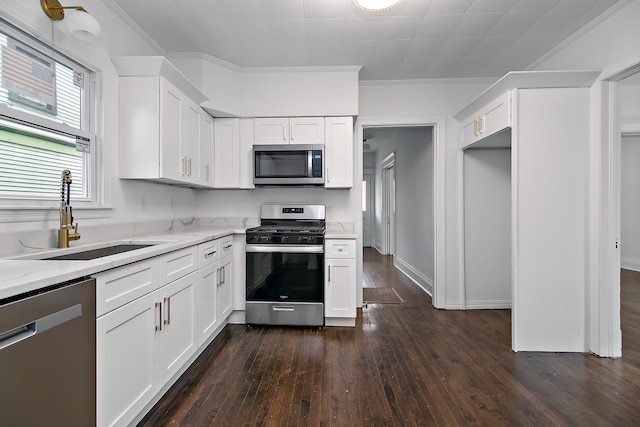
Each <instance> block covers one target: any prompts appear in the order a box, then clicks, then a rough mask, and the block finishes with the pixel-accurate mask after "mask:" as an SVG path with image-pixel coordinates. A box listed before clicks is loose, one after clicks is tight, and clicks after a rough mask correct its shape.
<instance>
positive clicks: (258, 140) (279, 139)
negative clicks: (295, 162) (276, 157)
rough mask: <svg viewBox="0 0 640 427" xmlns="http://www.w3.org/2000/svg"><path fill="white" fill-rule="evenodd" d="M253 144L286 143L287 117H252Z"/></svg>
mask: <svg viewBox="0 0 640 427" xmlns="http://www.w3.org/2000/svg"><path fill="white" fill-rule="evenodd" d="M254 138H255V139H254V144H288V143H289V119H288V118H281V117H269V118H256V119H254Z"/></svg>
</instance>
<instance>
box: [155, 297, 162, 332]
mask: <svg viewBox="0 0 640 427" xmlns="http://www.w3.org/2000/svg"><path fill="white" fill-rule="evenodd" d="M156 309H160V316H159V317H158V319H159V321H158V324H157V325H156V331H161V330H162V303H161V302H157V303H156Z"/></svg>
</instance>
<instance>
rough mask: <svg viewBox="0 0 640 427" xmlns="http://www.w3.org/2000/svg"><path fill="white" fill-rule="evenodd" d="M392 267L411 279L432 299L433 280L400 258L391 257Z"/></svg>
mask: <svg viewBox="0 0 640 427" xmlns="http://www.w3.org/2000/svg"><path fill="white" fill-rule="evenodd" d="M393 265H394V267H396V268H397V269H398V270H400V271H401V272H402V273H403V274H404V275H405V276H407V277H408V278H409V279H411V280H412V281H413V282H414V283H415V284H416V285H418V286H420V288H421V289H422V290H423V291H425V292H426V293H427V294H428V295H429V296H430V297H432V298H433V280H432V279H430V278H428V277H427V276H425V275H424V274H422V273H421V272H419V271H418V270H416V269H415V268H413V267H412V266H411V265H409V264H408V263H406V262H405V261H403V260H402V259H401V258H400V257H398V256H395V257H393Z"/></svg>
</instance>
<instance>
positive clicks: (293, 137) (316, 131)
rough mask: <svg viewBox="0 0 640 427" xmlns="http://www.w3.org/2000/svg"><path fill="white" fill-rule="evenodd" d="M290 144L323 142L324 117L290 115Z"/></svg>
mask: <svg viewBox="0 0 640 427" xmlns="http://www.w3.org/2000/svg"><path fill="white" fill-rule="evenodd" d="M289 142H290V143H291V144H324V117H292V118H290V119H289Z"/></svg>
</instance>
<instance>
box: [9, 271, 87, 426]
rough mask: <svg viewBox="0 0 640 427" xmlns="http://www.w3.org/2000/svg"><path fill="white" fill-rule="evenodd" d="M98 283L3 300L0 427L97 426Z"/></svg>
mask: <svg viewBox="0 0 640 427" xmlns="http://www.w3.org/2000/svg"><path fill="white" fill-rule="evenodd" d="M95 301H96V297H95V279H86V278H84V279H81V280H79V281H75V282H69V283H63V284H60V285H56V286H52V287H49V288H46V289H42V290H39V291H36V292H31V293H28V294H23V295H18V296H16V297H11V298H6V299H3V300H0V424H1V425H6V426H65V427H67V426H82V427H85V426H92V425H95V423H96V332H95V331H96V327H95V325H96V308H95V304H96V303H95Z"/></svg>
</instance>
